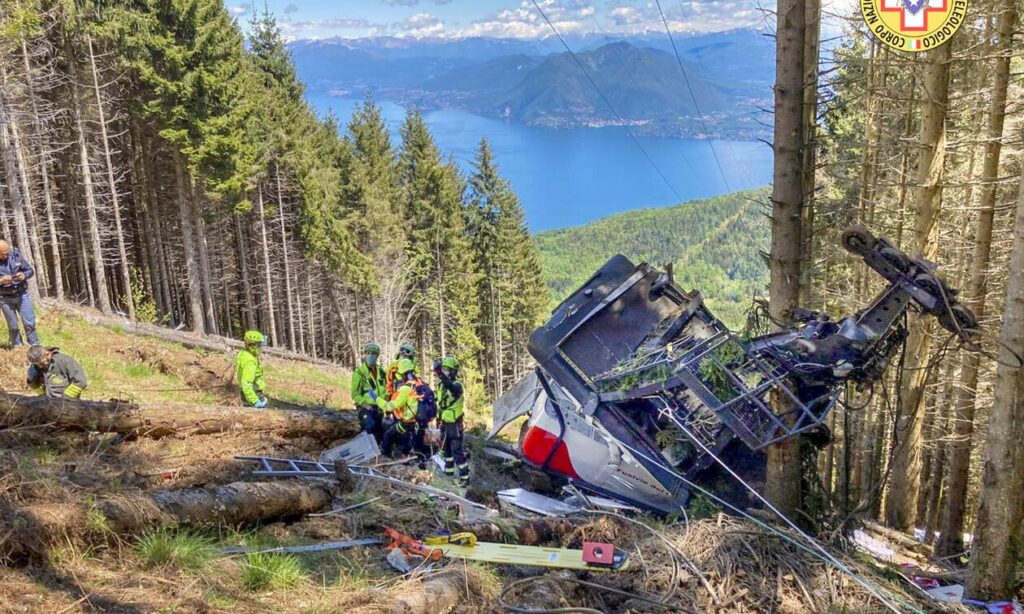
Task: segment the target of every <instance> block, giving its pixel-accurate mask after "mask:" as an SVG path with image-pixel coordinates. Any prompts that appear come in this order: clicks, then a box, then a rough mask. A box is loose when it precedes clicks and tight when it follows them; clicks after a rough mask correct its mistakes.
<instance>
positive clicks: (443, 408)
mask: <svg viewBox="0 0 1024 614" xmlns="http://www.w3.org/2000/svg"><path fill="white" fill-rule="evenodd" d="M465 401H466V396H465V395H464V394H463V388H462V382H460V381H459V380H455V381H453V382H450V383H448V384H446V383H445V381H444V380H443V379H442V380H441V385H440V386H438V393H437V415H438V417H439V418H440V419H441V422H442V423H444V424H451V423H453V422H458V420H459V418H461V417H462V416H463V414H464V413H465V408H464V406H465Z"/></svg>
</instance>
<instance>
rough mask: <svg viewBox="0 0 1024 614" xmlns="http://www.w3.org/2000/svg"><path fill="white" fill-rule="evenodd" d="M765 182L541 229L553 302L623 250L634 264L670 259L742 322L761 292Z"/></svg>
mask: <svg viewBox="0 0 1024 614" xmlns="http://www.w3.org/2000/svg"><path fill="white" fill-rule="evenodd" d="M767 198H768V191H767V190H766V189H760V190H749V191H746V192H737V193H735V194H729V195H726V196H717V197H715V198H709V199H706V200H698V201H693V202H688V203H683V204H681V205H676V206H673V207H663V208H657V209H641V210H637V211H629V212H626V213H620V214H618V215H613V216H610V217H607V218H604V219H601V220H598V221H596V222H592V223H590V224H586V225H584V226H577V227H574V228H564V229H560V230H552V231H549V232H542V233H540V234H538V235H537V243H538V246H539V249H540V253H541V262H542V264H543V266H544V276H545V279H546V280H547V282H548V288H549V289H550V291H551V304H552V306H554V305H556V304H557V303H558V302H559V301H561V300H562V299H563V298H565V296H566V295H568V294H569V293H570V292H572V291H573V290H575V289H576V288H577V287H578V286H579V285H580V284H582V283H583V282H584V281H586V280H587V278H588V277H590V276H591V275H592V274H593V273H594V271H595V270H597V268H598V267H600V266H601V265H602V264H604V262H605V260H607V259H608V258H609V257H611V256H613V255H615V254H623V255H625V256H627V257H629V258H630V259H632V260H633V261H634V262H636V263H640V262H649V263H651V264H652V265H655V266H658V267H661V266H663V265H665V264H668V263H670V262H671V263H674V265H675V277H676V280H677V281H678V282H679V283H680V284H681V285H682V287H683V288H684V289H686V290H700V291H701V293H702V294H703V295H704V297H705V299H707V303H708V305H709V306H710V307H711V309H712V311H714V313H715V314H716V315H717V316H718V317H720V318H722V319H723V320H724V321H725V322H726V323H727V324H729V326H731V327H733V328H738V327H739V326H741V325H742V324H743V321H744V313H745V311H746V310H747V309H748V308H749V306H750V303H751V299H752V298H753V297H754V295H755V294H759V295H761V296H763V295H764V291H765V288H766V285H767V281H768V269H767V267H766V266H765V261H764V257H763V253H764V252H765V251H766V250H767V248H768V237H769V228H768V226H767V225H766V224H765V223H764V219H765V218H764V211H765V206H766V204H765V203H766V201H767Z"/></svg>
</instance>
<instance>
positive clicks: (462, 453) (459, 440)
mask: <svg viewBox="0 0 1024 614" xmlns="http://www.w3.org/2000/svg"><path fill="white" fill-rule="evenodd" d="M441 434H442V435H443V436H444V473H445V475H450V476H454V475H455V472H456V470H458V473H459V479H460V480H467V479H469V461H468V460H467V459H466V450H465V448H464V447H463V439H464V429H463V426H462V419H459V420H456V421H455V422H447V423H444V424H442V425H441Z"/></svg>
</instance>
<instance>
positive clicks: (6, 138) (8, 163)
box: [0, 97, 34, 286]
mask: <svg viewBox="0 0 1024 614" xmlns="http://www.w3.org/2000/svg"><path fill="white" fill-rule="evenodd" d="M13 121H14V118H13V116H12V115H11V114H10V113H9V112H8V111H7V106H6V103H5V101H4V100H3V98H2V97H0V148H2V149H3V157H4V179H5V182H4V183H5V184H6V185H7V195H8V198H9V199H10V202H11V217H13V218H14V238H15V240H16V241H17V243H18V248H19V249H20V250H22V251H24V252H28V253H29V254H31V252H29V242H28V223H27V222H26V221H25V212H24V208H25V189H26V187H25V186H24V185H22V182H21V173H20V172H19V171H18V158H17V156H16V155H15V153H14V143H13V142H12V139H11V136H10V129H9V128H10V125H11V122H13ZM29 285H30V286H31V285H34V284H29Z"/></svg>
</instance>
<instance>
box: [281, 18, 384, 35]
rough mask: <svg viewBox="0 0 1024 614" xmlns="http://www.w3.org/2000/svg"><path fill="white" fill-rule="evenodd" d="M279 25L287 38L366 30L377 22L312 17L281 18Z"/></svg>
mask: <svg viewBox="0 0 1024 614" xmlns="http://www.w3.org/2000/svg"><path fill="white" fill-rule="evenodd" d="M277 25H278V26H279V27H280V28H281V34H283V35H284V37H285V38H286V39H287V40H294V39H298V38H311V39H312V38H322V37H323V35H326V36H332V35H333V34H334V31H336V30H365V29H367V28H373V27H375V24H372V23H370V22H369V21H367V20H365V19H348V18H332V19H311V20H309V21H291V20H290V19H281V20H280V21H278V23H277Z"/></svg>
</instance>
